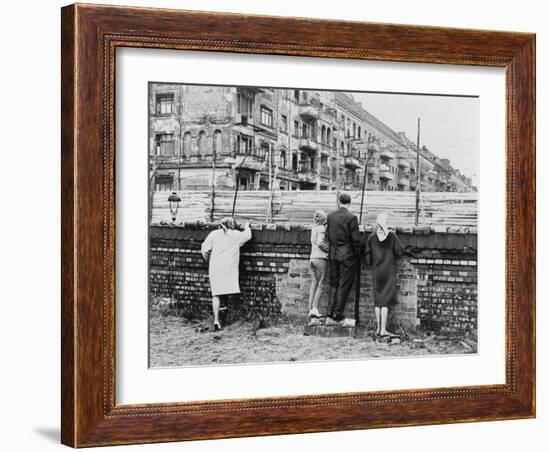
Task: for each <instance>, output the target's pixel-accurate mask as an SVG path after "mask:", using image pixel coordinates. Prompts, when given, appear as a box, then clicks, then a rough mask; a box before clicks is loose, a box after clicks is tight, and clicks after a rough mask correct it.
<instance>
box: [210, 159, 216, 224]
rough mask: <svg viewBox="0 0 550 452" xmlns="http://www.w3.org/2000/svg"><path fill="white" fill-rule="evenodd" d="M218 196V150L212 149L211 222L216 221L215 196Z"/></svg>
mask: <svg viewBox="0 0 550 452" xmlns="http://www.w3.org/2000/svg"><path fill="white" fill-rule="evenodd" d="M215 196H216V151H215V150H213V151H212V181H211V196H210V222H211V223H213V222H214V202H215V201H214V198H215Z"/></svg>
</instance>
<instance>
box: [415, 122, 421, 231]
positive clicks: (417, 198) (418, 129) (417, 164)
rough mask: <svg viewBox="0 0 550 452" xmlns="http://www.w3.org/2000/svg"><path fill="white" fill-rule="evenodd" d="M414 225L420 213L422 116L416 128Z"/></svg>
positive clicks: (416, 224) (416, 223)
mask: <svg viewBox="0 0 550 452" xmlns="http://www.w3.org/2000/svg"><path fill="white" fill-rule="evenodd" d="M415 211H416V213H415V218H414V225H415V226H418V216H419V213H420V118H418V126H417V130H416V207H415Z"/></svg>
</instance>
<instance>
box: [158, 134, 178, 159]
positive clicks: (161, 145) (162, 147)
mask: <svg viewBox="0 0 550 452" xmlns="http://www.w3.org/2000/svg"><path fill="white" fill-rule="evenodd" d="M155 144H156V146H155V147H156V154H157V155H166V156H172V155H174V134H173V133H157V135H156V136H155Z"/></svg>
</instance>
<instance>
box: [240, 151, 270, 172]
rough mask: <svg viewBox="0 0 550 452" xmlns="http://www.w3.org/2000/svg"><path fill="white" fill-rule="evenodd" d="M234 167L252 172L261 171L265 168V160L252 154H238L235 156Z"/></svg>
mask: <svg viewBox="0 0 550 452" xmlns="http://www.w3.org/2000/svg"><path fill="white" fill-rule="evenodd" d="M234 167H235V168H242V169H249V170H253V171H262V170H265V168H266V164H265V158H261V157H258V156H256V155H252V154H242V153H238V154H236V155H235V163H234Z"/></svg>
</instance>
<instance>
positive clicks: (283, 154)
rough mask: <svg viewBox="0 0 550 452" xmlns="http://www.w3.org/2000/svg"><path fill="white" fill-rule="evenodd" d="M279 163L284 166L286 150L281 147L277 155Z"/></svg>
mask: <svg viewBox="0 0 550 452" xmlns="http://www.w3.org/2000/svg"><path fill="white" fill-rule="evenodd" d="M279 165H280V166H281V168H286V151H285V150H284V149H281V154H280V156H279Z"/></svg>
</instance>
